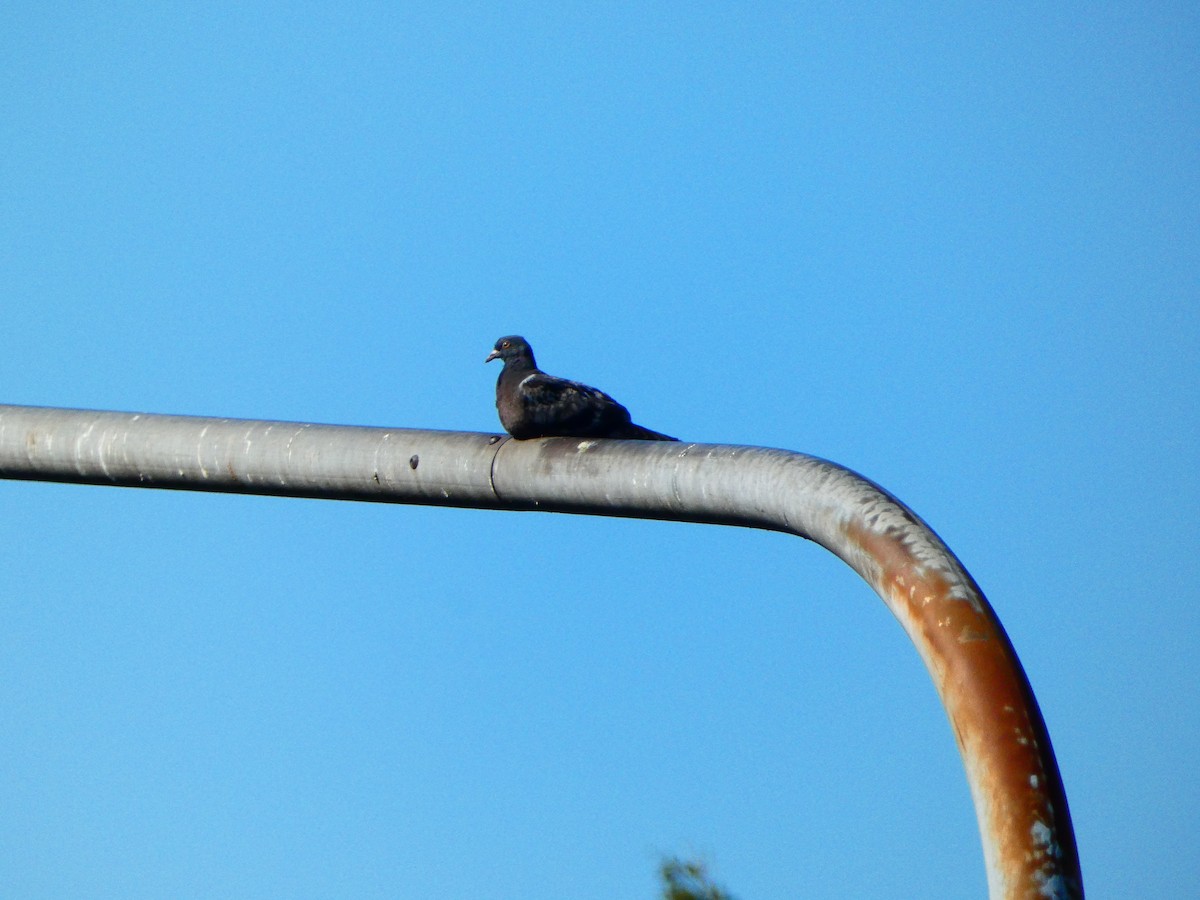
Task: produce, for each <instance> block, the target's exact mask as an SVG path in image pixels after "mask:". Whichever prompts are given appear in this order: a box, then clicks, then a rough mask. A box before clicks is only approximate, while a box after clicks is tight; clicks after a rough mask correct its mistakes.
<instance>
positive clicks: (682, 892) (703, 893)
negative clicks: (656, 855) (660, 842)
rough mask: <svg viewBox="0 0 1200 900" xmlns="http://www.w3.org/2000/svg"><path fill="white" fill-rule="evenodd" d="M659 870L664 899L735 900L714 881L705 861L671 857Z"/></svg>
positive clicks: (664, 861) (663, 862)
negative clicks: (710, 876)
mask: <svg viewBox="0 0 1200 900" xmlns="http://www.w3.org/2000/svg"><path fill="white" fill-rule="evenodd" d="M658 872H659V875H660V877H661V878H662V897H663V900H735V898H734V896H733V895H732V894H730V893H729V892H728V891H726V890H724V889H723V888H721V887H718V886H717V885H716V884H714V883H713V881H712V879H711V878H709V875H708V870H707V868H706V867H705V865H704V863H701V862H695V861H692V860H688V861H684V860H681V859H677V858H675V857H670V858H668V859H664V860H663V861H662V864H661V865H660V866H659V867H658Z"/></svg>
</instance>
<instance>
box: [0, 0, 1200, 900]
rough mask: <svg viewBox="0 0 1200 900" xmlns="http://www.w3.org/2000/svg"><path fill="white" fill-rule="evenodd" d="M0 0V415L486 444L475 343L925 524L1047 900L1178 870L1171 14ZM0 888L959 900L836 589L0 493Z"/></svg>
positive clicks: (811, 574) (1196, 797)
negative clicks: (14, 408)
mask: <svg viewBox="0 0 1200 900" xmlns="http://www.w3.org/2000/svg"><path fill="white" fill-rule="evenodd" d="M796 6H799V4H796V5H793V4H759V5H757V6H756V7H755V8H754V10H753V11H749V10H747V9H745V8H744V7H743V6H740V5H736V4H694V5H683V4H618V5H608V6H599V5H594V4H520V5H516V6H513V5H507V4H506V5H500V4H497V5H482V4H480V5H476V4H463V5H449V4H440V5H438V6H437V8H436V9H426V8H417V7H415V6H414V7H407V6H405V5H400V4H364V3H339V4H298V5H283V4H278V5H276V4H269V3H265V4H253V5H249V6H247V5H245V4H222V3H214V4H204V5H188V6H185V5H182V4H168V5H165V6H162V7H159V8H156V9H147V8H146V7H145V5H144V4H112V5H108V6H98V5H91V4H89V5H81V6H77V7H75V8H66V7H64V6H63V5H58V4H32V3H25V4H19V5H18V6H17V7H16V8H14V9H11V10H9V12H8V14H7V16H6V25H5V28H4V29H3V31H2V32H0V60H2V62H0V65H2V66H3V72H4V83H5V89H4V90H3V91H2V92H0V112H2V117H3V122H4V125H3V127H2V128H0V228H2V229H3V233H4V234H5V238H4V240H3V241H0V283H2V284H3V290H4V293H5V296H6V298H7V299H6V302H5V303H4V304H2V305H0V328H2V330H3V334H4V336H5V338H6V341H5V344H6V348H7V349H6V352H5V354H4V358H3V362H2V363H0V371H2V372H3V382H4V385H5V388H4V391H3V397H2V398H0V399H3V401H4V402H10V403H18V404H36V405H46V406H70V407H87V408H99V409H120V410H139V411H149V412H164V413H183V414H195V415H220V416H243V417H251V418H275V419H292V420H301V421H317V422H335V423H347V424H364V425H395V426H408V427H423V428H450V429H461V430H480V431H489V430H495V429H497V428H498V425H497V422H496V417H495V410H494V407H493V384H494V380H495V376H496V371H495V369H494V364H493V367H492V368H486V367H484V366H483V365H482V360H483V357H484V355H485V354H486V353H487V351H488V349H489V348H490V346H491V344H492V343H493V341H494V340H495V339H496V337H497V336H499V335H501V334H507V333H511V332H519V333H522V334H525V335H526V336H527V337H528V338H529V339H530V341H531V342H532V343H533V345H534V347H535V349H536V350H537V351H538V358H539V362H540V363H541V364H542V365H543V367H544V368H546V369H547V370H548V371H551V372H554V373H555V374H561V375H565V376H568V377H571V378H576V379H579V380H583V381H586V382H589V383H591V384H595V385H597V386H599V387H601V388H603V389H605V390H607V391H609V392H610V393H612V394H614V395H615V396H617V397H618V398H619V399H620V400H622V401H623V402H624V403H625V404H626V405H627V406H629V407H630V408H631V409H632V411H633V413H634V415H635V418H636V420H637V421H639V422H641V423H643V424H645V425H647V426H649V427H652V428H656V429H661V430H663V431H665V432H668V433H670V434H676V435H679V436H681V437H683V438H685V439H689V440H698V441H706V442H716V443H741V444H755V445H764V446H775V447H785V448H788V449H794V450H800V451H804V452H809V453H814V454H816V455H819V456H824V457H826V458H829V459H832V460H835V461H837V462H839V463H842V464H844V465H847V466H849V467H851V468H853V469H856V470H858V471H860V472H862V473H863V474H865V475H867V476H868V477H870V478H872V479H873V480H875V481H877V482H879V483H880V484H882V485H884V486H885V487H886V488H888V489H889V490H890V491H892V492H893V493H895V494H896V495H897V496H899V497H900V498H901V499H903V500H904V501H905V502H906V503H908V504H909V505H911V506H912V507H913V508H914V509H915V510H916V511H917V512H918V513H919V514H920V515H921V516H923V517H924V518H925V519H926V520H927V521H929V522H930V523H931V524H932V525H933V526H934V527H935V528H936V529H937V530H938V531H939V533H940V534H941V535H942V536H943V537H944V538H945V539H946V541H947V543H949V545H950V546H951V548H953V549H954V550H955V552H956V553H957V554H958V555H959V556H960V558H961V559H962V560H963V562H964V563H965V565H966V566H967V568H968V570H970V572H971V573H972V574H973V575H974V576H975V578H976V580H977V581H978V582H979V583H980V584H981V586H982V587H983V589H984V591H985V592H986V593H987V594H988V596H989V598H990V600H991V602H992V603H993V605H994V606H995V607H996V609H997V611H998V612H999V615H1000V618H1001V620H1002V621H1003V622H1004V624H1005V626H1006V628H1007V629H1008V631H1009V633H1010V635H1011V637H1012V639H1013V642H1014V644H1015V645H1016V647H1017V649H1018V652H1019V653H1020V655H1021V658H1022V660H1023V662H1024V664H1025V666H1026V669H1027V671H1028V673H1029V676H1030V678H1031V680H1032V683H1033V685H1034V689H1035V691H1036V693H1037V695H1038V698H1039V700H1040V701H1041V704H1042V709H1043V712H1044V714H1045V717H1046V720H1047V723H1048V725H1049V728H1050V733H1051V735H1052V737H1053V740H1054V744H1055V749H1056V751H1057V754H1058V759H1059V764H1060V766H1061V768H1062V771H1063V776H1064V779H1065V783H1066V787H1067V793H1068V797H1069V800H1070V803H1071V808H1072V812H1073V817H1074V823H1075V828H1076V833H1077V837H1078V840H1079V846H1080V853H1081V857H1082V862H1083V872H1084V880H1085V884H1086V885H1087V887H1088V889H1089V892H1090V893H1091V894H1092V895H1093V896H1097V897H1131V896H1155V897H1186V896H1190V895H1191V892H1192V891H1194V886H1195V884H1197V883H1200V856H1198V855H1197V854H1196V852H1195V845H1196V835H1197V833H1198V830H1200V814H1198V813H1197V809H1200V782H1197V780H1196V779H1195V778H1194V777H1193V775H1192V772H1193V770H1194V766H1195V754H1196V749H1197V747H1198V746H1200V700H1198V698H1200V690H1198V688H1200V684H1198V683H1197V682H1198V681H1200V679H1198V678H1197V675H1196V659H1197V653H1198V652H1200V611H1198V604H1197V603H1196V588H1195V585H1196V584H1197V581H1198V578H1200V566H1198V562H1197V553H1196V539H1195V536H1194V534H1193V533H1191V532H1189V530H1188V526H1187V525H1186V523H1187V521H1188V520H1189V519H1190V517H1191V516H1193V515H1194V513H1195V509H1196V506H1197V502H1198V501H1200V490H1198V487H1200V486H1198V478H1197V465H1196V463H1197V453H1196V445H1197V441H1198V439H1200V429H1198V427H1197V425H1198V419H1200V416H1198V414H1197V405H1196V394H1197V390H1196V389H1197V372H1198V371H1200V366H1198V363H1200V358H1198V357H1200V322H1198V319H1200V306H1198V304H1197V299H1198V288H1200V277H1198V273H1200V265H1198V263H1200V259H1198V257H1200V118H1198V113H1200V102H1198V101H1200V77H1198V74H1200V73H1198V71H1197V60H1198V59H1200V22H1198V17H1197V15H1196V12H1195V10H1194V9H1193V8H1191V7H1190V6H1188V5H1185V4H1175V3H1159V4H1131V3H1123V4H1107V5H1105V6H1104V7H1103V8H1101V9H1098V8H1096V7H1095V6H1094V5H1091V4H1070V3H1069V4H1057V5H1055V7H1054V8H1053V9H1048V8H1046V7H1045V5H1044V4H1041V5H1034V4H1022V5H1018V6H1016V7H1011V6H1010V7H1008V8H1005V9H1003V10H1001V9H999V8H997V9H995V10H986V9H978V8H966V7H959V6H954V5H949V4H947V5H943V4H917V5H913V4H894V5H863V4H846V3H838V4H824V3H818V4H805V5H803V9H802V10H798V9H796V8H795V7H796ZM0 540H2V541H3V546H4V547H5V551H4V555H3V558H4V565H3V566H2V567H0V721H3V722H4V723H5V733H6V739H5V741H4V742H3V746H0V773H2V774H0V845H2V846H4V848H5V851H4V853H3V854H2V855H0V884H2V885H4V889H3V892H4V893H5V894H6V895H9V896H21V897H62V896H78V897H88V896H93V897H101V896H122V897H162V896H178V897H189V896H192V897H208V896H243V897H259V896H261V897H276V896H288V897H305V896H310V897H328V896H362V897H369V896H379V897H393V896H408V897H447V898H452V897H467V896H483V897H497V898H509V897H511V898H540V897H546V898H558V897H564V896H569V897H575V898H584V900H586V898H597V900H599V898H611V897H647V898H649V897H652V896H654V893H655V882H654V869H655V866H656V863H657V860H658V859H659V857H660V856H661V855H662V854H671V853H679V854H685V855H690V856H696V857H700V858H703V859H705V860H706V861H707V862H708V863H709V865H710V866H711V868H712V869H713V870H714V872H715V874H716V876H717V878H718V880H720V881H721V882H722V883H724V884H725V885H727V886H728V887H729V888H730V889H731V890H732V891H733V892H734V893H735V894H737V895H738V896H739V897H741V898H744V900H749V898H758V900H770V898H790V897H794V896H802V895H803V896H853V897H862V898H876V897H878V898H891V897H903V896H937V897H962V898H973V897H978V896H981V895H982V894H983V892H984V890H985V876H984V870H983V862H982V852H981V850H980V845H979V838H978V835H977V832H976V826H975V820H974V813H973V810H972V807H971V803H970V798H969V795H968V791H967V786H966V781H965V778H964V776H963V772H962V767H961V764H960V762H959V759H958V756H957V752H956V750H955V747H954V742H953V738H952V735H951V733H950V729H949V727H948V725H947V722H946V719H945V716H944V714H943V712H942V710H941V707H940V705H939V703H938V701H937V698H936V696H935V694H934V691H933V689H932V685H931V683H930V681H929V679H928V677H927V675H926V673H925V671H924V669H923V667H922V665H921V663H920V661H919V660H918V658H917V655H916V653H915V652H914V651H913V649H912V647H911V646H910V645H909V644H908V642H907V639H906V638H905V637H904V635H903V633H902V632H901V630H900V629H899V627H898V626H897V625H896V623H895V622H894V621H893V620H892V619H891V617H890V615H889V614H888V613H887V611H886V610H885V608H884V607H883V606H882V604H881V603H880V602H879V601H878V600H877V599H876V598H875V597H874V595H873V594H872V593H871V592H870V591H869V589H868V588H867V587H866V586H865V585H864V584H862V583H861V582H860V581H858V579H857V578H856V576H854V575H853V574H852V573H851V572H850V571H849V570H848V569H847V568H846V567H845V566H843V565H842V564H841V563H839V562H838V561H837V560H835V559H834V558H833V557H832V556H830V555H829V554H827V553H825V552H824V551H821V550H820V549H819V548H816V547H814V546H812V545H810V544H807V543H805V542H802V541H798V540H796V539H794V538H788V537H784V536H781V535H774V534H763V533H756V532H749V531H739V530H734V529H728V528H712V527H702V526H689V525H678V524H667V523H657V522H638V521H616V520H614V521H609V520H601V519H590V518H582V517H569V516H549V515H537V514H514V513H497V512H482V511H471V510H466V511H460V510H439V509H423V508H418V507H404V506H397V507H383V506H374V505H366V504H346V503H328V502H319V501H301V500H280V499H266V498H250V497H225V496H216V495H199V494H197V495H187V494H173V493H160V492H153V491H131V490H117V489H108V488H93V487H77V486H67V485H39V484H22V483H11V482H10V483H3V484H0Z"/></svg>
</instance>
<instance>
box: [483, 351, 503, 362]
mask: <svg viewBox="0 0 1200 900" xmlns="http://www.w3.org/2000/svg"><path fill="white" fill-rule="evenodd" d="M499 358H500V351H499V350H493V351H492V352H491V353H489V354H488V355H487V359H485V360H484V362H485V363H490V362H491V361H492V360H493V359H499Z"/></svg>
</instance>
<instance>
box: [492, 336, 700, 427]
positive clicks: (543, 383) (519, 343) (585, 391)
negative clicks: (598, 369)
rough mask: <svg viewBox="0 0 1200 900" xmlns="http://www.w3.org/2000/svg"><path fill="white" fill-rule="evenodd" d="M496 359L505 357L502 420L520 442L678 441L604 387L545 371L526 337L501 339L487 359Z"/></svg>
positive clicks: (499, 393) (499, 391)
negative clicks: (637, 420) (638, 420)
mask: <svg viewBox="0 0 1200 900" xmlns="http://www.w3.org/2000/svg"><path fill="white" fill-rule="evenodd" d="M493 359H499V360H502V361H503V362H504V368H503V370H501V372H500V378H499V379H498V380H497V381H496V409H497V410H498V411H499V412H500V424H501V425H503V426H504V430H505V431H507V432H508V433H509V434H511V435H512V436H513V437H515V438H516V439H517V440H518V441H524V440H528V439H529V438H538V437H582V438H624V439H626V440H634V441H677V440H679V438H673V437H667V435H665V434H659V433H658V432H657V431H651V430H650V429H649V428H643V427H642V426H640V425H634V424H633V422H631V421H630V419H629V410H627V409H626V408H625V407H623V406H622V405H621V404H620V403H618V402H617V401H616V400H614V399H613V398H612V397H610V396H608V394H606V393H604V391H600V390H597V389H596V388H594V387H588V386H587V385H586V384H580V383H579V382H578V381H567V380H566V379H565V378H555V377H554V376H553V375H547V374H546V373H545V372H543V371H542V370H541V369H539V368H538V367H537V363H536V362H534V360H533V348H532V347H530V346H529V342H528V341H527V340H525V338H523V337H518V336H517V335H515V334H514V335H509V336H508V337H502V338H500V340H498V341H496V346H495V348H494V349H493V350H492V352H491V353H489V354H488V356H487V359H485V360H484V362H485V363H486V362H491V361H492V360H493Z"/></svg>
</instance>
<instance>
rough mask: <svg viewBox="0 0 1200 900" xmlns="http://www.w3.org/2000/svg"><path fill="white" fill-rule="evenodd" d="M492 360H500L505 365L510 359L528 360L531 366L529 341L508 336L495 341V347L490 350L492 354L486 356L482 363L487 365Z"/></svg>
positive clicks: (531, 353)
mask: <svg viewBox="0 0 1200 900" xmlns="http://www.w3.org/2000/svg"><path fill="white" fill-rule="evenodd" d="M493 359H502V360H504V362H505V363H506V364H507V363H508V361H509V360H512V359H528V360H529V362H530V364H531V365H532V364H533V348H532V347H530V346H529V341H527V340H525V338H523V337H521V336H520V335H516V334H510V335H509V336H508V337H502V338H500V340H498V341H496V346H495V347H493V348H492V352H491V353H489V354H488V355H487V359H485V360H484V362H485V363H488V362H491V361H492V360H493Z"/></svg>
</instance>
